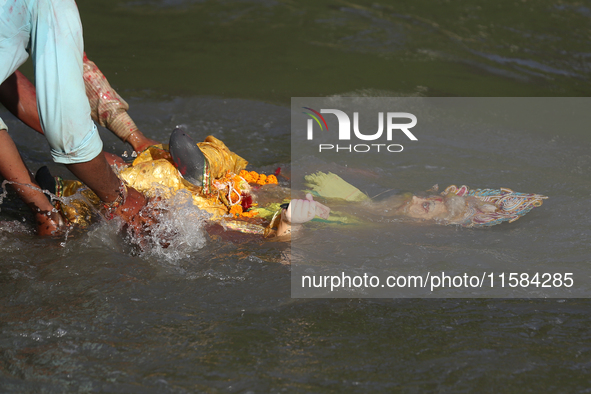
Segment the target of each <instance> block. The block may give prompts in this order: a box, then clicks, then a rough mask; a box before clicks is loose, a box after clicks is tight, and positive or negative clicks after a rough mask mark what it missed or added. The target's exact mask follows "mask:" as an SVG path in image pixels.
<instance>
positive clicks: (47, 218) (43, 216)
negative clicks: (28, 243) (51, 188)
mask: <svg viewBox="0 0 591 394" xmlns="http://www.w3.org/2000/svg"><path fill="white" fill-rule="evenodd" d="M35 222H36V223H37V234H38V235H40V236H52V237H57V236H59V235H61V234H62V233H63V232H64V231H66V229H67V228H68V224H66V221H65V220H64V218H63V217H62V215H61V214H60V213H59V212H58V211H57V210H51V211H41V212H37V213H36V214H35Z"/></svg>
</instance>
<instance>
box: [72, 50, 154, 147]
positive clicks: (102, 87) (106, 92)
mask: <svg viewBox="0 0 591 394" xmlns="http://www.w3.org/2000/svg"><path fill="white" fill-rule="evenodd" d="M83 67H84V85H85V87H86V96H87V97H88V101H89V103H90V109H91V112H90V114H91V116H92V119H93V120H94V121H95V122H97V123H98V124H100V125H101V126H103V127H106V128H107V129H109V130H111V131H112V132H113V134H115V135H116V136H117V137H119V138H120V139H121V141H123V142H127V143H129V144H130V145H131V146H132V147H133V149H134V150H135V151H139V152H141V151H143V150H144V149H146V148H147V147H148V146H150V145H157V144H158V143H159V142H158V141H155V140H152V139H150V138H147V137H146V136H144V134H143V133H142V132H141V131H140V130H139V129H138V128H137V126H136V124H135V122H134V121H133V120H132V119H131V117H130V116H129V114H128V113H127V111H128V110H129V105H128V104H127V102H125V100H123V99H122V98H121V96H119V94H118V93H117V92H116V91H115V89H113V88H112V87H111V85H110V84H109V81H108V80H107V78H105V76H104V75H103V73H102V72H101V70H99V68H98V67H97V66H96V64H95V63H94V62H92V61H91V60H89V59H88V57H87V56H86V54H84V60H83Z"/></svg>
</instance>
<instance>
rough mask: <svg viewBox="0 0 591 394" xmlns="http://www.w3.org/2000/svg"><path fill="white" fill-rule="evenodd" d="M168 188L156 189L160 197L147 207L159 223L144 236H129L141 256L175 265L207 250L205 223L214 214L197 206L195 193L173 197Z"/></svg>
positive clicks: (152, 200)
mask: <svg viewBox="0 0 591 394" xmlns="http://www.w3.org/2000/svg"><path fill="white" fill-rule="evenodd" d="M167 195H169V194H168V193H167V191H166V190H164V189H160V188H159V189H156V197H155V198H152V199H151V200H150V202H149V203H148V205H147V206H146V208H147V209H146V211H147V212H150V216H151V217H153V218H154V219H155V220H156V222H155V223H154V224H152V225H151V226H150V227H149V228H148V229H147V231H146V232H147V234H144V235H129V236H128V238H129V241H130V242H131V243H132V244H134V245H137V246H140V249H141V252H140V255H142V256H143V257H148V256H150V257H156V258H158V259H164V260H166V261H168V262H171V263H174V262H176V261H178V260H181V259H184V258H187V257H188V256H189V255H190V254H191V253H192V252H196V251H198V250H199V249H201V248H203V246H204V245H205V242H206V239H207V238H206V233H205V223H206V221H207V220H208V219H209V218H210V214H208V213H207V212H205V211H202V210H200V209H199V208H198V207H197V206H195V205H194V204H193V197H192V195H191V193H189V192H187V191H184V190H181V191H179V192H177V193H176V194H175V195H174V196H173V197H172V198H164V197H165V196H167Z"/></svg>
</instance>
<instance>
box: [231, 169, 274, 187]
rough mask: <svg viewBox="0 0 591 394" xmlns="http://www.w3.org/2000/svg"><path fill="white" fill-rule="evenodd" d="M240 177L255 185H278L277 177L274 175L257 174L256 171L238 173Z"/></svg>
mask: <svg viewBox="0 0 591 394" xmlns="http://www.w3.org/2000/svg"><path fill="white" fill-rule="evenodd" d="M240 176H241V177H242V178H243V179H244V180H245V181H246V182H248V183H254V184H257V185H261V186H262V185H276V184H278V181H277V177H276V176H275V175H265V174H259V173H257V172H256V171H246V170H242V171H240Z"/></svg>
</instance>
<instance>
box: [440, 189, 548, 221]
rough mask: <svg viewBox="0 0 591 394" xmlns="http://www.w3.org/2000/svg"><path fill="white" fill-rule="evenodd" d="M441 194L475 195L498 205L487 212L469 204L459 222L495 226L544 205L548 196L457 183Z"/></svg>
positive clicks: (483, 200)
mask: <svg viewBox="0 0 591 394" xmlns="http://www.w3.org/2000/svg"><path fill="white" fill-rule="evenodd" d="M441 194H442V195H443V196H446V195H448V194H455V195H456V196H458V197H474V198H476V199H478V200H480V201H482V202H484V203H488V204H492V205H494V206H495V207H496V210H495V211H494V212H485V211H483V210H481V209H479V207H478V206H477V205H476V206H474V205H467V209H466V212H465V214H464V216H463V218H462V220H461V221H460V223H457V224H461V225H462V226H464V227H484V226H494V225H495V224H499V223H502V222H506V221H508V222H509V223H512V222H514V221H516V220H517V219H519V218H520V217H522V216H523V215H525V214H526V213H528V212H529V211H531V210H532V209H533V208H535V207H539V206H540V205H542V203H543V200H545V199H546V198H548V197H546V196H543V195H541V194H534V193H519V192H514V191H513V190H511V189H507V188H501V189H475V190H470V188H469V187H468V186H466V185H463V186H462V187H460V188H458V187H457V186H456V185H452V186H449V187H448V188H446V189H445V191H444V192H443V193H441Z"/></svg>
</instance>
